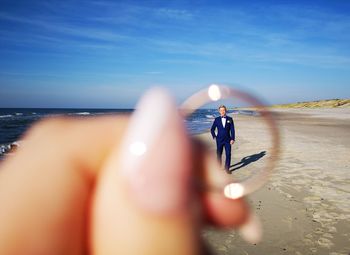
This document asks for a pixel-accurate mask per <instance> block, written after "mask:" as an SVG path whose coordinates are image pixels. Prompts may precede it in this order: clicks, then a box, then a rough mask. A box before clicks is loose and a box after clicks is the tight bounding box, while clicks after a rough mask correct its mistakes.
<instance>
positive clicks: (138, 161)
mask: <svg viewBox="0 0 350 255" xmlns="http://www.w3.org/2000/svg"><path fill="white" fill-rule="evenodd" d="M170 99H171V98H170ZM139 106H140V107H139V110H138V111H139V112H138V113H136V112H135V113H134V114H135V116H133V117H131V118H130V117H128V116H103V117H87V118H84V119H72V118H68V117H59V118H51V119H47V120H43V121H40V122H38V123H36V124H35V125H34V127H32V128H31V129H30V130H29V131H27V133H26V134H25V135H24V137H23V139H22V140H23V143H22V146H21V147H20V148H19V149H18V150H17V151H16V153H15V155H13V156H8V158H7V159H6V160H5V161H4V162H2V163H1V165H0V205H1V210H0V226H1V227H0V254H4V255H6V254H27V255H31V254H53V255H54V254H65V255H66V254H93V255H95V254H104V255H106V254H126V255H129V254H138V255H139V254H146V255H148V254H200V253H201V247H202V246H201V243H200V241H199V240H200V230H201V228H202V227H203V226H204V225H205V224H208V223H210V224H214V225H216V226H219V227H222V226H226V227H227V226H231V227H239V226H242V224H244V227H241V229H242V230H243V232H242V233H243V235H244V233H245V236H248V237H247V238H248V239H249V234H251V235H253V239H254V230H256V223H254V222H253V221H251V219H252V217H249V208H248V206H247V204H246V203H245V202H244V200H243V199H236V200H232V199H227V198H225V197H224V196H222V195H221V194H217V193H200V192H198V191H197V190H195V189H193V186H192V185H191V182H190V180H191V178H192V177H193V169H194V165H195V162H199V161H201V160H202V159H201V158H200V153H198V150H194V149H193V146H192V144H191V143H190V142H189V140H188V137H187V134H186V132H185V128H184V126H183V122H182V120H181V118H180V117H179V116H178V114H177V111H176V110H175V107H174V103H171V100H169V97H168V96H166V95H164V93H163V92H159V91H153V92H151V93H148V95H146V96H145V97H144V98H143V99H142V101H141V103H140V105H139ZM159 106H161V107H159ZM142 116H143V117H142ZM152 118H155V119H154V120H153V119H152ZM145 120H148V121H147V122H144V121H145ZM155 120H156V121H155ZM152 125H155V126H152ZM161 130H166V132H161ZM130 142H131V143H130ZM143 142H144V143H143ZM126 145H129V146H126ZM169 145H170V146H169ZM197 149H198V148H197ZM132 153H134V154H132ZM196 171H198V169H197V170H196ZM254 226H255V227H254Z"/></svg>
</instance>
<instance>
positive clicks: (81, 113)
mask: <svg viewBox="0 0 350 255" xmlns="http://www.w3.org/2000/svg"><path fill="white" fill-rule="evenodd" d="M70 115H90V112H75V113H70Z"/></svg>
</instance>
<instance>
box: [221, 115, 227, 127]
mask: <svg viewBox="0 0 350 255" xmlns="http://www.w3.org/2000/svg"><path fill="white" fill-rule="evenodd" d="M221 121H222V125H223V126H224V127H225V124H226V116H225V117H223V118H221Z"/></svg>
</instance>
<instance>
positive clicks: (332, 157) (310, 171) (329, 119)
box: [201, 109, 350, 255]
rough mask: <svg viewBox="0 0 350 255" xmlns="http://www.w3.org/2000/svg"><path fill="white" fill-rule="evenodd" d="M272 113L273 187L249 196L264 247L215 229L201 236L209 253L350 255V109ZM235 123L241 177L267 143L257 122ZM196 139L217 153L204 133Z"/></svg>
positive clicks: (257, 163) (238, 119)
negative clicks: (276, 156) (277, 154)
mask: <svg viewBox="0 0 350 255" xmlns="http://www.w3.org/2000/svg"><path fill="white" fill-rule="evenodd" d="M274 114H275V115H276V118H277V119H278V121H279V122H278V123H279V127H280V130H281V137H282V153H281V158H280V160H279V163H278V167H277V168H276V171H275V173H274V174H273V176H272V178H271V180H270V182H269V183H267V184H266V185H265V186H264V187H263V188H262V189H261V190H259V191H257V192H255V193H254V194H252V195H250V196H249V197H248V198H247V200H248V202H249V203H250V204H251V207H252V208H253V209H254V210H255V211H256V213H257V214H258V215H259V216H260V218H261V220H262V224H263V230H264V236H263V240H262V242H261V243H259V244H248V243H246V242H245V241H244V240H243V239H242V238H241V237H240V236H239V235H238V233H237V232H236V231H234V230H225V231H223V230H217V229H213V228H207V229H205V230H204V231H203V237H204V239H205V240H207V242H208V243H209V245H210V247H212V249H213V254H297V255H298V254H331V255H336V254H344V255H348V254H350V109H305V110H304V109H297V110H295V109H293V110H288V109H275V110H274ZM234 119H235V125H236V130H237V142H236V143H235V145H234V146H233V149H232V154H233V155H232V164H233V165H234V164H236V165H235V166H233V167H232V168H234V169H236V170H235V171H233V173H232V175H233V177H234V178H241V177H245V176H246V175H249V174H252V173H254V171H257V169H259V168H260V167H262V166H263V165H264V163H266V160H268V155H269V149H270V148H269V138H270V137H269V134H268V131H267V129H266V126H265V125H264V123H263V122H262V121H261V120H260V118H259V117H251V116H236V115H235V116H234ZM201 137H202V138H203V139H204V140H207V141H210V143H211V144H212V149H213V150H214V149H215V144H214V142H213V141H212V140H211V138H210V134H209V133H205V134H202V135H201ZM264 151H265V152H266V155H263V154H264V153H263V152H264ZM213 153H214V151H213ZM250 155H253V156H252V157H250V158H246V159H245V162H246V165H244V166H243V167H241V166H242V163H239V162H240V161H241V159H242V158H244V157H246V156H250ZM254 155H255V156H254ZM223 158H224V157H223ZM232 213H234V212H232Z"/></svg>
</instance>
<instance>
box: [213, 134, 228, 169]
mask: <svg viewBox="0 0 350 255" xmlns="http://www.w3.org/2000/svg"><path fill="white" fill-rule="evenodd" d="M224 147H225V154H226V160H225V169H226V170H229V169H230V165H231V144H230V142H226V141H225V142H218V141H216V154H217V159H218V161H219V164H220V165H222V151H223V149H224Z"/></svg>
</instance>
